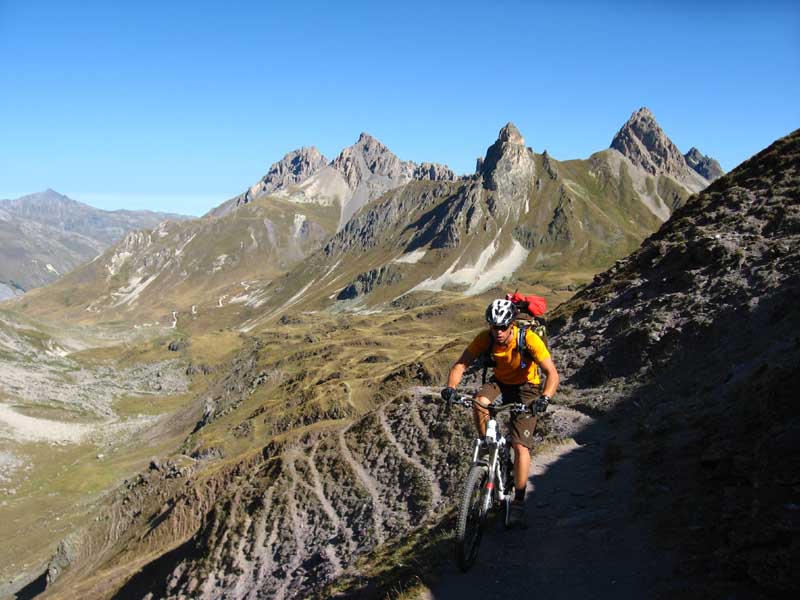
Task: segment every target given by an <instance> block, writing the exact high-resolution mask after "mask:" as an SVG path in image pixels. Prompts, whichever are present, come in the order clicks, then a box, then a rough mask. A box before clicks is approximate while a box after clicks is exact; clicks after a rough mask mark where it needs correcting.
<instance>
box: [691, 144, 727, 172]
mask: <svg viewBox="0 0 800 600" xmlns="http://www.w3.org/2000/svg"><path fill="white" fill-rule="evenodd" d="M683 157H684V158H685V159H686V164H687V165H689V166H690V167H691V168H692V169H694V170H695V171H696V172H697V173H699V174H700V175H701V176H703V177H705V178H706V179H708V180H709V181H714V180H715V179H719V178H720V177H722V176H723V175H724V174H725V171H724V170H723V168H722V166H721V165H720V164H719V163H718V162H717V161H716V160H714V159H713V158H711V157H710V156H708V155H707V154H703V153H702V152H700V150H698V149H697V148H695V147H694V146H692V149H691V150H689V152H687V153H686V154H684V155H683Z"/></svg>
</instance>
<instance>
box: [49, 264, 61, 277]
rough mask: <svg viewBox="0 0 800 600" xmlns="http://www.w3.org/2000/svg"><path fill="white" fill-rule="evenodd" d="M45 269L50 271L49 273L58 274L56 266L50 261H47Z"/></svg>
mask: <svg viewBox="0 0 800 600" xmlns="http://www.w3.org/2000/svg"><path fill="white" fill-rule="evenodd" d="M47 270H48V271H50V272H51V273H55V274H56V275H59V274H60V273H59V272H58V271H56V268H55V267H54V266H53V265H51V264H50V263H47Z"/></svg>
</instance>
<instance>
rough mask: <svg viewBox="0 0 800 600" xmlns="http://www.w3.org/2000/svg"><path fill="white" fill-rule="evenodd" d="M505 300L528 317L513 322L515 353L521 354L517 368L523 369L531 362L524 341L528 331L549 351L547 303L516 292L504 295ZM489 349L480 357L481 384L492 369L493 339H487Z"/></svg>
mask: <svg viewBox="0 0 800 600" xmlns="http://www.w3.org/2000/svg"><path fill="white" fill-rule="evenodd" d="M506 300H510V301H511V302H512V303H513V304H514V306H516V307H517V309H519V311H520V312H525V313H528V315H530V318H529V319H524V318H523V319H520V318H517V320H516V321H515V322H514V323H515V324H516V326H517V348H516V351H517V352H519V353H520V354H521V356H520V360H519V368H520V369H525V368H526V367H527V366H528V365H530V364H531V362H533V354H531V351H530V350H529V349H528V344H527V342H526V341H525V334H526V333H527V332H528V330H529V329H530V330H531V331H533V332H534V333H535V334H536V335H538V336H539V337H540V338H541V339H542V342H544V346H545V348H547V350H548V351H549V350H550V344H549V342H548V340H547V321H546V320H545V318H544V313H545V311H546V310H547V301H546V300H545V299H544V298H542V297H541V296H523V295H521V294H519V293H518V292H514V293H513V294H506ZM489 339H490V341H489V349H488V350H487V351H486V352H485V353H484V354H483V356H482V357H481V360H482V363H483V375H482V382H483V383H486V375H487V372H488V371H489V368H494V366H495V365H494V358H493V354H492V351H493V350H494V338H492V337H490V338H489Z"/></svg>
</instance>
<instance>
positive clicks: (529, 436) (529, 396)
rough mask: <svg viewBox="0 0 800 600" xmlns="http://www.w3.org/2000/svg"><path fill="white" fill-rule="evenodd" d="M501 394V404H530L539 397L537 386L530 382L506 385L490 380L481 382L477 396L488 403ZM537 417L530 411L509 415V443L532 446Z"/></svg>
mask: <svg viewBox="0 0 800 600" xmlns="http://www.w3.org/2000/svg"><path fill="white" fill-rule="evenodd" d="M500 394H503V404H510V403H514V402H522V403H523V404H524V405H525V406H530V405H531V404H533V403H534V402H535V401H536V399H537V398H538V397H539V395H540V394H539V388H538V387H537V386H535V385H533V384H532V383H523V384H521V385H506V384H504V383H500V382H499V381H496V380H492V381H487V382H486V383H484V384H483V386H482V387H481V389H480V390H479V391H478V397H483V398H486V399H487V400H488V401H489V402H490V403H491V402H494V400H495V399H496V398H497V396H499V395H500ZM536 422H537V418H536V417H535V416H533V415H531V414H530V413H522V414H519V413H517V414H514V415H511V443H512V444H520V445H522V446H525V447H526V448H533V432H534V431H535V430H536Z"/></svg>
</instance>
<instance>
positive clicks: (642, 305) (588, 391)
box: [551, 131, 800, 597]
mask: <svg viewBox="0 0 800 600" xmlns="http://www.w3.org/2000/svg"><path fill="white" fill-rule="evenodd" d="M799 165H800V131H796V132H794V133H792V134H791V135H789V136H787V137H785V138H782V139H780V140H778V141H777V142H775V143H774V144H773V145H771V146H770V147H769V148H767V149H766V150H764V151H762V152H760V153H759V154H757V155H756V156H754V157H753V158H751V159H750V160H748V161H746V162H745V163H743V164H742V165H740V166H739V167H737V168H736V169H735V170H734V171H732V172H731V173H729V174H727V175H725V176H723V177H721V178H719V179H718V180H717V181H715V182H714V183H713V184H712V185H711V186H709V187H708V188H707V189H706V190H705V191H703V192H702V193H701V194H699V195H697V196H695V197H693V198H692V199H691V200H690V201H689V202H688V203H687V204H686V205H685V206H684V207H682V208H680V209H678V210H677V211H676V212H675V214H674V215H673V216H672V218H671V219H670V220H669V221H668V222H667V223H665V224H664V226H663V227H662V228H661V229H660V230H659V231H658V232H657V233H656V234H654V235H653V236H651V237H650V238H648V239H647V240H646V241H645V242H644V244H643V245H642V247H641V249H639V250H638V251H637V252H635V253H634V254H632V255H631V256H630V257H628V258H626V259H624V260H622V261H619V262H618V263H617V264H616V265H615V266H614V267H613V268H612V269H610V270H609V271H607V272H605V273H603V274H601V275H598V276H597V277H596V278H595V281H594V283H593V284H592V285H591V286H589V287H588V288H586V289H585V290H583V291H581V292H580V293H579V294H577V295H576V296H575V297H574V299H572V300H571V301H570V302H568V303H567V304H565V305H563V306H561V307H559V309H558V311H557V315H558V316H557V318H555V319H554V320H552V321H551V324H552V325H553V326H554V328H555V329H558V330H559V331H558V335H557V336H556V337H555V339H554V340H553V346H554V348H556V349H557V350H556V352H557V359H558V362H559V365H561V366H562V371H563V374H564V375H566V377H565V382H566V384H567V385H568V386H571V387H572V388H573V389H574V394H575V395H574V397H573V401H574V402H576V403H579V404H581V405H583V406H588V407H590V408H591V409H592V410H595V411H624V414H625V415H626V418H628V419H633V420H634V422H636V423H637V424H638V438H637V440H638V441H637V443H638V448H637V453H638V456H639V457H640V458H639V463H640V467H641V479H640V485H641V488H642V490H643V493H644V497H645V499H646V503H647V505H648V506H649V507H650V510H652V511H653V514H655V515H659V517H658V519H659V522H660V532H661V535H660V543H663V544H665V545H667V546H668V547H673V548H676V549H677V551H678V552H679V554H680V555H681V556H682V557H683V558H682V559H681V561H680V564H679V566H678V568H679V569H680V572H681V576H682V577H683V578H685V581H686V582H687V587H692V588H693V589H694V592H695V594H697V595H701V594H710V595H711V596H718V597H719V596H726V595H728V594H730V593H734V592H735V593H737V594H738V593H745V592H747V593H750V594H755V595H754V596H753V597H767V596H769V597H772V596H773V595H780V594H789V595H791V594H792V593H796V592H797V591H798V589H799V588H798V580H797V577H796V576H795V574H794V570H795V569H794V565H796V564H797V561H798V560H800V544H798V535H797V533H798V527H797V523H798V520H797V507H796V490H797V489H798V485H800V479H799V478H798V473H800V465H798V462H797V457H798V456H800V452H799V451H800V435H798V432H800V411H798V405H797V402H796V400H795V399H796V397H797V394H798V392H799V391H800V371H798V365H799V364H800V343H798V338H797V331H798V330H800V310H798V307H800V303H798V298H800V251H798V248H800V193H799V192H798V190H800V169H799V168H798V166H799ZM665 492H666V493H665ZM688 582H691V585H689V584H688ZM776 597H777V596H776ZM787 597H788V596H787Z"/></svg>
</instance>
